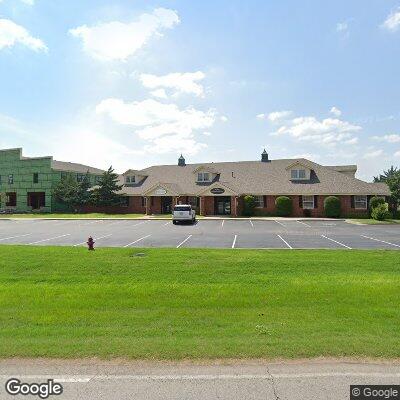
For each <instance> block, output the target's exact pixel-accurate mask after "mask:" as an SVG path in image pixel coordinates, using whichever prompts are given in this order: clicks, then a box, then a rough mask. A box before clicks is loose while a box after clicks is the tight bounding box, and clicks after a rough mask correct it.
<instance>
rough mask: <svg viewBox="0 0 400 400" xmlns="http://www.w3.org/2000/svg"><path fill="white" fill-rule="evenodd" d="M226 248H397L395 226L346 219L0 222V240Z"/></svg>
mask: <svg viewBox="0 0 400 400" xmlns="http://www.w3.org/2000/svg"><path fill="white" fill-rule="evenodd" d="M90 235H91V236H92V237H93V238H94V239H95V241H96V247H172V248H184V247H196V248H229V249H243V248H246V249H348V250H351V249H390V250H396V249H400V225H362V226H360V225H353V224H349V223H346V222H345V221H323V220H320V221H316V220H313V221H301V220H298V221H296V220H230V219H225V220H224V219H221V220H200V221H198V222H197V223H196V224H195V225H181V224H180V225H173V224H172V222H171V221H168V220H22V219H21V220H0V244H23V245H32V246H33V245H35V246H36V245H37V246H41V245H54V246H76V247H78V246H85V244H86V243H85V242H86V240H87V238H88V237H89V236H90Z"/></svg>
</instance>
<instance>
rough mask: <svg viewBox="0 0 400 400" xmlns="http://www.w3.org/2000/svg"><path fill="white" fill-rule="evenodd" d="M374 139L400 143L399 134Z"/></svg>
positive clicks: (374, 137)
mask: <svg viewBox="0 0 400 400" xmlns="http://www.w3.org/2000/svg"><path fill="white" fill-rule="evenodd" d="M373 139H375V140H380V141H385V142H388V143H400V135H397V134H392V135H384V136H373Z"/></svg>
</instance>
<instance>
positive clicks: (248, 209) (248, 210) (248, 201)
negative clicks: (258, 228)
mask: <svg viewBox="0 0 400 400" xmlns="http://www.w3.org/2000/svg"><path fill="white" fill-rule="evenodd" d="M255 206H256V204H255V202H254V196H250V195H247V196H244V209H243V215H245V216H246V217H251V216H253V215H254V208H255Z"/></svg>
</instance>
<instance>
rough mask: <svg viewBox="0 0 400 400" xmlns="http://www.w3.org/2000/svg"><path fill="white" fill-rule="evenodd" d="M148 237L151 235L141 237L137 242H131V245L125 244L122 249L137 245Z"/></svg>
mask: <svg viewBox="0 0 400 400" xmlns="http://www.w3.org/2000/svg"><path fill="white" fill-rule="evenodd" d="M150 236H151V235H147V236H143V237H141V238H140V239H137V240H135V241H134V242H132V243H128V244H126V245H125V246H124V247H129V246H132V245H133V244H135V243H138V242H140V241H141V240H144V239H146V238H148V237H150Z"/></svg>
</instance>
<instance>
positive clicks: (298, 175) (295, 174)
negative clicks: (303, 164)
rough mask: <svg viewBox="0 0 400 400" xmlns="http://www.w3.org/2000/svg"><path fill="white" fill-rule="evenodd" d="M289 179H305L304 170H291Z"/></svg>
mask: <svg viewBox="0 0 400 400" xmlns="http://www.w3.org/2000/svg"><path fill="white" fill-rule="evenodd" d="M291 178H292V179H305V178H306V170H305V169H292V171H291Z"/></svg>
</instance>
